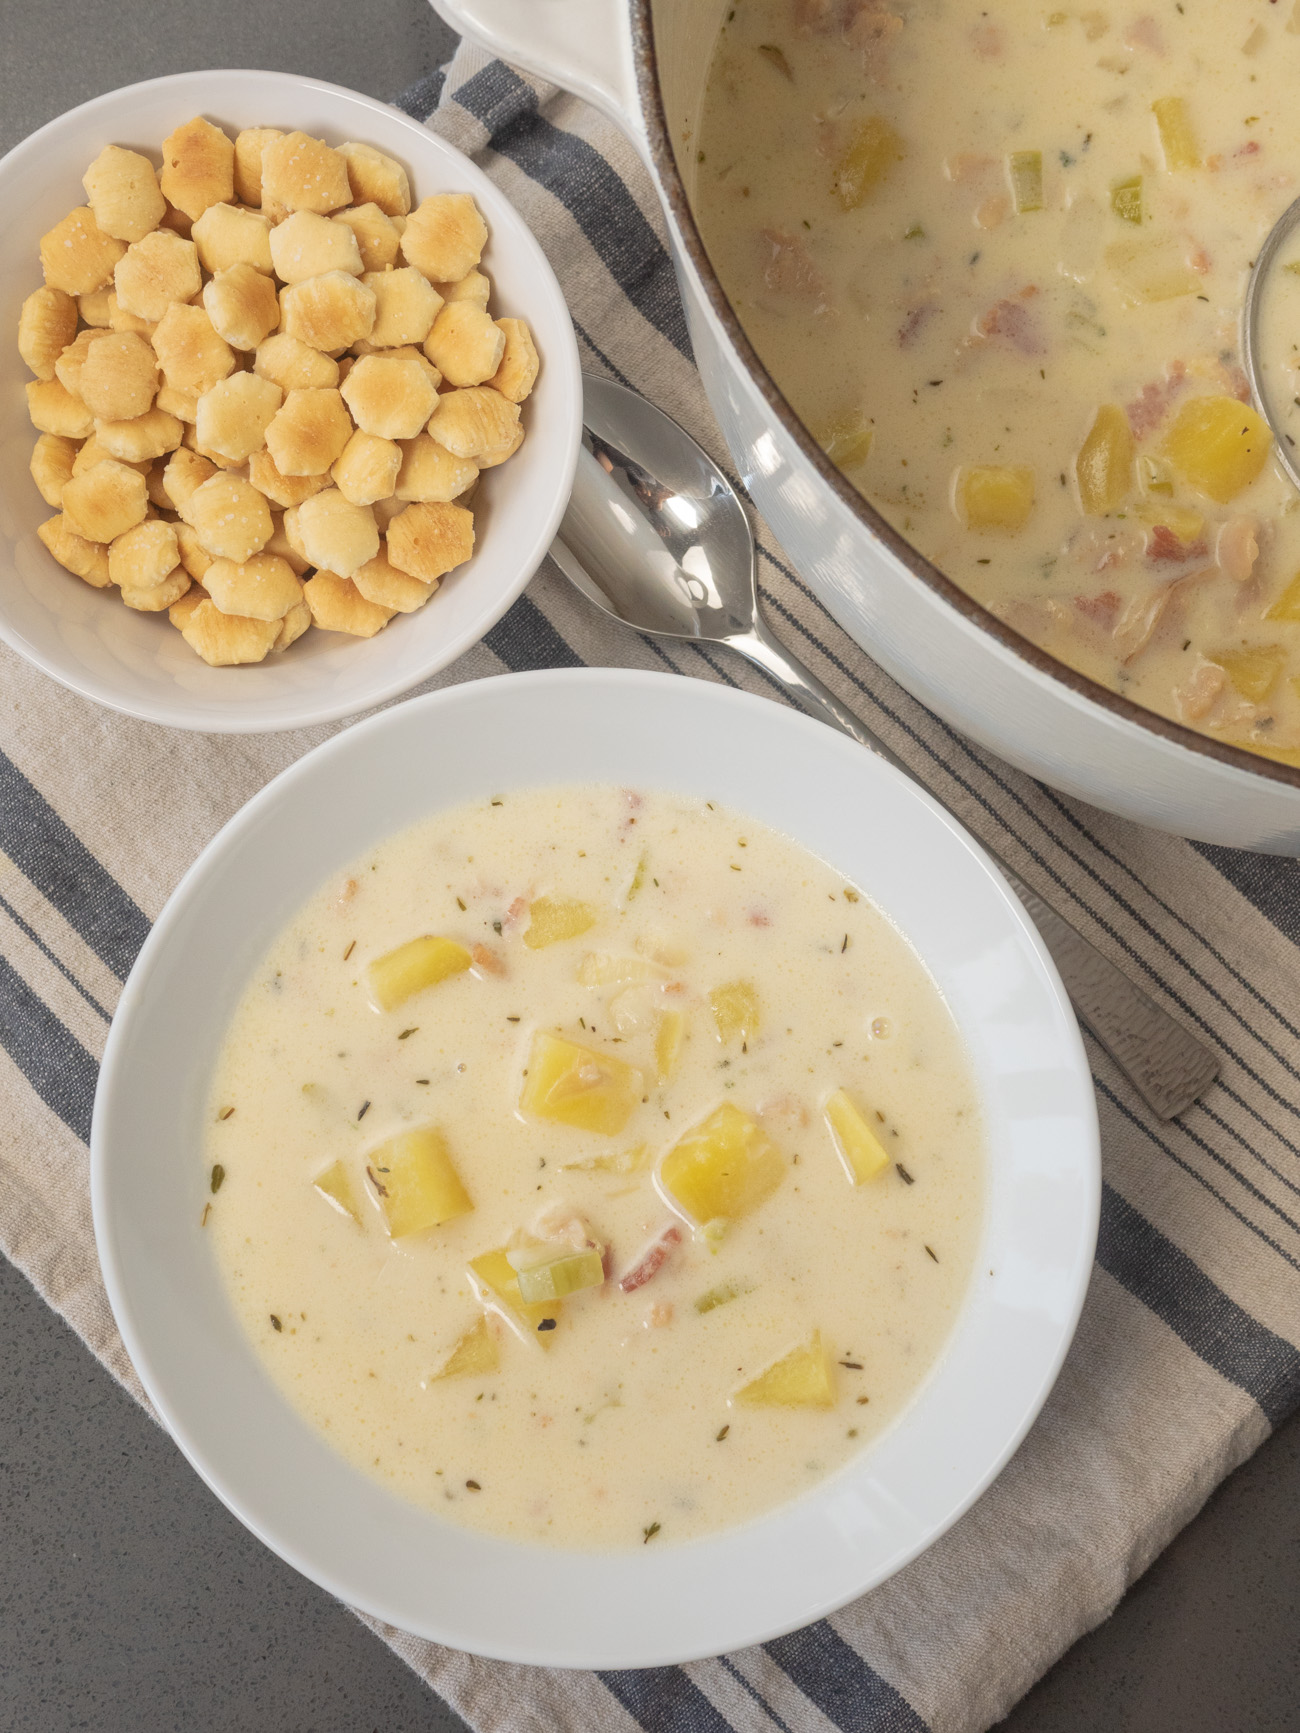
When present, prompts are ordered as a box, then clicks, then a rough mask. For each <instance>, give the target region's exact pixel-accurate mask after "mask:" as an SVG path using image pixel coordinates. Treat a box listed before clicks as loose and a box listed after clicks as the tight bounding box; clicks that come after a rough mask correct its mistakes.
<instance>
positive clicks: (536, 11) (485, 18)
mask: <svg viewBox="0 0 1300 1733" xmlns="http://www.w3.org/2000/svg"><path fill="white" fill-rule="evenodd" d="M430 3H431V4H432V6H433V9H434V11H435V12H437V13H438V15H439V16H440V17H441V18H444V19H445V20H446V21H447V23H448V24H450V25H451V27H452V29H453V30H458V31H459V32H460V33H461V35H462V36H468V37H469V38H470V40H471V41H473V42H479V43H482V45H483V46H484V47H485V48H490V49H491V50H492V52H493V53H494V54H498V55H500V56H501V58H502V59H503V60H508V61H510V62H512V64H513V65H515V66H519V67H522V68H523V70H524V71H525V72H531V73H534V74H535V75H536V76H538V77H540V78H545V79H546V80H548V82H550V83H552V84H558V85H559V86H560V88H561V89H563V90H569V91H572V93H573V94H574V95H575V96H580V97H582V98H584V99H585V100H586V101H587V102H590V103H592V104H594V106H595V107H596V108H598V109H600V110H601V112H602V113H603V114H606V115H608V116H609V118H610V119H611V120H612V121H613V122H614V123H615V125H617V126H619V127H621V128H622V130H623V131H624V132H626V133H627V134H629V136H630V137H631V138H632V139H633V140H639V139H640V135H641V123H640V107H639V104H638V102H637V92H636V77H635V74H634V73H633V70H632V35H631V29H630V26H629V16H628V9H627V7H626V5H625V4H623V3H622V0H430Z"/></svg>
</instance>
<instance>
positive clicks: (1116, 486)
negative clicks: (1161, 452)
mask: <svg viewBox="0 0 1300 1733" xmlns="http://www.w3.org/2000/svg"><path fill="white" fill-rule="evenodd" d="M1074 473H1075V476H1076V478H1077V480H1078V483H1079V503H1080V504H1081V505H1082V507H1083V509H1084V511H1086V512H1087V513H1088V514H1089V515H1090V516H1092V517H1105V515H1106V513H1107V512H1110V511H1117V510H1118V509H1119V507H1120V506H1121V505H1123V503H1124V501H1125V499H1126V498H1127V497H1128V493H1129V489H1130V488H1131V487H1132V485H1133V434H1132V430H1131V429H1130V427H1129V424H1128V416H1127V415H1125V413H1124V411H1123V410H1122V409H1121V408H1120V407H1119V405H1118V404H1116V403H1103V404H1102V406H1101V408H1100V409H1099V410H1098V411H1097V414H1096V416H1095V417H1094V419H1093V423H1092V426H1091V427H1090V428H1089V429H1088V435H1087V438H1086V439H1085V440H1084V442H1083V444H1082V445H1081V446H1080V447H1079V455H1078V457H1077V458H1076V459H1075V463H1074Z"/></svg>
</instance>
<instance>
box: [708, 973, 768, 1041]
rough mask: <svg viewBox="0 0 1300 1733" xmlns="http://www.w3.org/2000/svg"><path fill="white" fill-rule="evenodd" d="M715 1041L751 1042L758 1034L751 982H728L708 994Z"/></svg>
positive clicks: (755, 997)
mask: <svg viewBox="0 0 1300 1733" xmlns="http://www.w3.org/2000/svg"><path fill="white" fill-rule="evenodd" d="M709 1004H710V1005H711V1006H712V1007H713V1021H714V1025H715V1026H716V1028H717V1031H718V1040H719V1041H734V1040H736V1039H737V1038H739V1039H740V1040H741V1041H752V1040H753V1038H754V1036H755V1035H757V1033H758V1026H759V1021H760V1018H759V1007H758V989H757V988H756V987H755V986H754V983H753V982H752V981H728V982H727V983H726V985H725V986H722V987H715V988H714V989H713V991H712V992H711V993H710V994H709Z"/></svg>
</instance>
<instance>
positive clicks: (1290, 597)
mask: <svg viewBox="0 0 1300 1733" xmlns="http://www.w3.org/2000/svg"><path fill="white" fill-rule="evenodd" d="M38 443H39V442H38ZM46 497H47V498H48V497H49V496H48V495H47V496H46ZM54 503H55V502H54V501H53V500H51V501H50V504H51V505H53V504H54ZM1264 618H1265V619H1266V620H1300V572H1297V573H1296V575H1295V576H1294V577H1293V578H1292V579H1291V582H1290V583H1289V584H1288V585H1287V587H1286V588H1285V589H1284V590H1283V592H1282V594H1281V595H1280V596H1279V597H1278V599H1277V600H1276V601H1275V602H1274V603H1273V605H1272V607H1271V608H1270V609H1269V610H1268V612H1267V613H1266V614H1265V615H1264Z"/></svg>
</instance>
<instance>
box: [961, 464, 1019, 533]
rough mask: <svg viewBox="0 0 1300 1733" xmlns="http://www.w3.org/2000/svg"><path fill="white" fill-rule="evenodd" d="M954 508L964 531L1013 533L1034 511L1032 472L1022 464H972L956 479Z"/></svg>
mask: <svg viewBox="0 0 1300 1733" xmlns="http://www.w3.org/2000/svg"><path fill="white" fill-rule="evenodd" d="M957 507H958V511H959V512H960V514H961V517H962V519H963V521H964V523H965V525H966V527H967V529H972V530H1000V531H1005V532H1008V533H1012V534H1014V532H1015V531H1016V530H1020V529H1023V528H1024V526H1025V524H1026V523H1027V522H1028V519H1029V514H1030V512H1031V511H1032V510H1033V509H1034V472H1033V470H1032V469H1030V468H1029V467H1028V466H1027V465H1023V464H1018V465H1015V466H1011V465H1007V464H998V463H984V464H972V465H971V467H970V468H969V469H964V470H962V471H961V472H960V474H959V476H958V478H957Z"/></svg>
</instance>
